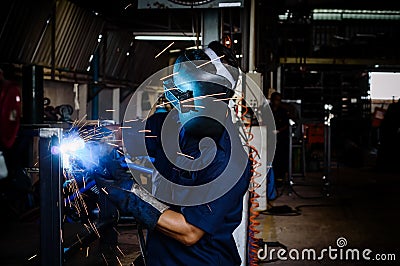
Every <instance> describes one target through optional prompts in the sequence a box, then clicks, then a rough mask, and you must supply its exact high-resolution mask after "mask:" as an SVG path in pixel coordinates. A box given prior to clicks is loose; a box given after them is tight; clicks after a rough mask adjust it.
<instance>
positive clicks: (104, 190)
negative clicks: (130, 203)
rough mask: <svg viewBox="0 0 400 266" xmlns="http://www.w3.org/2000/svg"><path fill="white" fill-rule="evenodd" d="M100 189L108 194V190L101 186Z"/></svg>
mask: <svg viewBox="0 0 400 266" xmlns="http://www.w3.org/2000/svg"><path fill="white" fill-rule="evenodd" d="M101 190H103V191H104V193H106V194H107V195H108V192H107V191H106V189H105V188H103V187H102V188H101Z"/></svg>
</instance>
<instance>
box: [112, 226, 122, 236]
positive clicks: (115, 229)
mask: <svg viewBox="0 0 400 266" xmlns="http://www.w3.org/2000/svg"><path fill="white" fill-rule="evenodd" d="M113 229H114V231H115V232H117V234H118V235H121V233H120V232H118V230H117V228H115V227H113Z"/></svg>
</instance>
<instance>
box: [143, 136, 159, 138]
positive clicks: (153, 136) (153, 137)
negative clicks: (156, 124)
mask: <svg viewBox="0 0 400 266" xmlns="http://www.w3.org/2000/svg"><path fill="white" fill-rule="evenodd" d="M144 137H145V138H157V136H144Z"/></svg>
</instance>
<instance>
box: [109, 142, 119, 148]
mask: <svg viewBox="0 0 400 266" xmlns="http://www.w3.org/2000/svg"><path fill="white" fill-rule="evenodd" d="M107 144H108V145H111V146H114V147H119V146H118V145H117V144H114V143H109V142H107Z"/></svg>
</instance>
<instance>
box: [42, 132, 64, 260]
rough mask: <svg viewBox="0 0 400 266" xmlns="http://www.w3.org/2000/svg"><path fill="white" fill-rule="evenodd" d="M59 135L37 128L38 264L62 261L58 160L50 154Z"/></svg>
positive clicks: (59, 164) (60, 187)
mask: <svg viewBox="0 0 400 266" xmlns="http://www.w3.org/2000/svg"><path fill="white" fill-rule="evenodd" d="M61 135H62V129H61V128H42V129H39V136H40V139H39V176H40V196H41V197H40V261H41V265H54V266H56V265H62V262H63V236H62V235H63V228H62V218H61V217H62V206H63V204H62V169H61V157H60V154H56V153H52V152H51V151H52V147H53V146H56V145H59V143H60V140H61Z"/></svg>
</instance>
